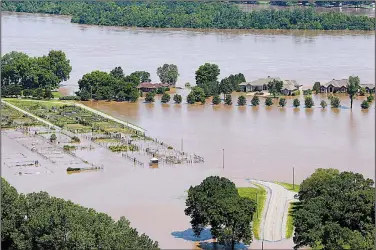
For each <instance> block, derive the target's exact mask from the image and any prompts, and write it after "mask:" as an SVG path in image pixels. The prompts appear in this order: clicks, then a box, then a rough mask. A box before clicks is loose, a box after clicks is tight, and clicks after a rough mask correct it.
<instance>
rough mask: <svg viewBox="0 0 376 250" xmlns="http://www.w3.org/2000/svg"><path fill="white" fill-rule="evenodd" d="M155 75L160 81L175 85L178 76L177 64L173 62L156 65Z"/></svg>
mask: <svg viewBox="0 0 376 250" xmlns="http://www.w3.org/2000/svg"><path fill="white" fill-rule="evenodd" d="M157 75H158V77H159V79H160V80H161V82H162V83H167V84H169V85H170V86H175V84H176V82H177V80H178V76H179V71H178V66H176V65H175V64H163V66H161V67H158V69H157Z"/></svg>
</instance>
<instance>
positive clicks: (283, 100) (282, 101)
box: [279, 98, 287, 108]
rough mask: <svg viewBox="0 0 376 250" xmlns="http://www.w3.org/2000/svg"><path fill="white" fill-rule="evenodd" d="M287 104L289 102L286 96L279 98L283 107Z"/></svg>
mask: <svg viewBox="0 0 376 250" xmlns="http://www.w3.org/2000/svg"><path fill="white" fill-rule="evenodd" d="M286 104H287V101H286V98H281V99H279V106H281V107H282V108H283V107H284V106H286Z"/></svg>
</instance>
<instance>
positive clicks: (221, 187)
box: [184, 176, 255, 249]
mask: <svg viewBox="0 0 376 250" xmlns="http://www.w3.org/2000/svg"><path fill="white" fill-rule="evenodd" d="M184 212H185V214H186V215H188V216H190V217H191V225H192V229H193V232H194V233H195V235H196V236H199V235H200V233H201V232H202V230H203V229H204V228H205V227H206V226H211V234H212V236H213V239H217V240H218V242H219V243H220V244H223V245H225V246H228V247H230V248H231V249H234V248H235V244H236V243H238V242H243V243H245V244H249V243H250V242H251V241H252V224H251V223H252V218H253V213H254V212H255V204H254V202H253V201H252V200H250V199H248V198H242V197H240V196H239V194H238V191H237V189H236V186H235V184H234V183H232V182H231V181H230V180H228V179H226V178H223V177H218V176H211V177H208V178H206V179H205V180H204V181H202V183H201V184H200V185H198V186H195V187H192V186H191V187H190V188H189V190H188V198H187V200H186V209H185V210H184Z"/></svg>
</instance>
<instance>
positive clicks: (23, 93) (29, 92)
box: [22, 89, 33, 97]
mask: <svg viewBox="0 0 376 250" xmlns="http://www.w3.org/2000/svg"><path fill="white" fill-rule="evenodd" d="M22 95H23V96H26V97H29V96H32V95H33V90H31V89H24V90H23V91H22Z"/></svg>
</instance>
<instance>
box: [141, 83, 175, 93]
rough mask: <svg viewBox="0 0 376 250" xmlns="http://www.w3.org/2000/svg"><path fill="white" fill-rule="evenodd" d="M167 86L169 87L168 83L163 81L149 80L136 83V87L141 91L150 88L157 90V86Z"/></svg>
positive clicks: (146, 90) (150, 89) (148, 90)
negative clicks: (152, 81) (153, 81)
mask: <svg viewBox="0 0 376 250" xmlns="http://www.w3.org/2000/svg"><path fill="white" fill-rule="evenodd" d="M162 87H164V88H167V87H169V85H168V84H164V83H151V82H143V83H140V85H138V87H137V88H138V89H139V90H141V91H142V92H150V91H152V90H157V89H158V88H162Z"/></svg>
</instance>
